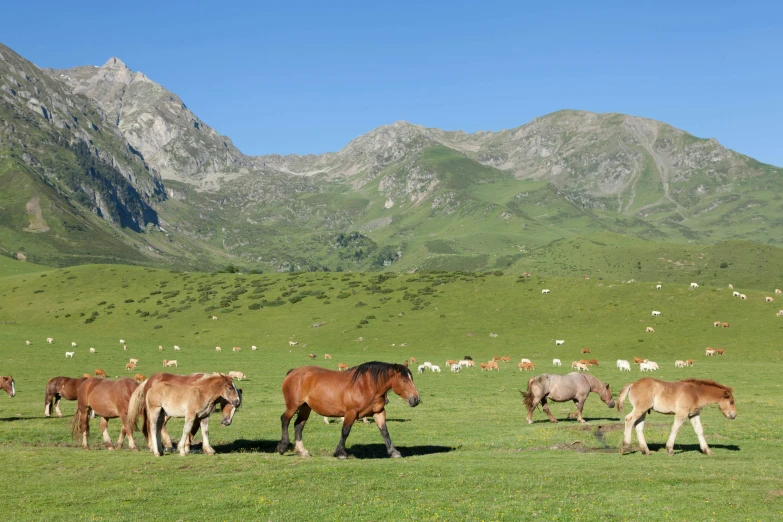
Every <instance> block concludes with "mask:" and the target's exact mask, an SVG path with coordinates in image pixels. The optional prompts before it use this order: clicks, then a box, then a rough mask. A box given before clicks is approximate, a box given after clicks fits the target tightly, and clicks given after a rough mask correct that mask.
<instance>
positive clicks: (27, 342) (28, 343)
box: [24, 341, 33, 346]
mask: <svg viewBox="0 0 783 522" xmlns="http://www.w3.org/2000/svg"><path fill="white" fill-rule="evenodd" d="M24 344H26V345H27V346H30V345H31V344H33V343H31V342H30V341H25V342H24Z"/></svg>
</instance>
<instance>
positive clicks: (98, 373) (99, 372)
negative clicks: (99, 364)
mask: <svg viewBox="0 0 783 522" xmlns="http://www.w3.org/2000/svg"><path fill="white" fill-rule="evenodd" d="M93 373H94V374H95V376H96V377H106V372H105V371H103V370H101V369H100V368H95V371H94V372H93Z"/></svg>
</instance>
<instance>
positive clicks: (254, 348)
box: [250, 345, 332, 359]
mask: <svg viewBox="0 0 783 522" xmlns="http://www.w3.org/2000/svg"><path fill="white" fill-rule="evenodd" d="M250 349H251V350H253V351H256V350H258V346H256V345H253V346H251V347H250ZM326 355H329V354H326ZM328 358H329V359H331V358H332V356H331V355H329V357H328Z"/></svg>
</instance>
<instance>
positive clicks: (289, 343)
mask: <svg viewBox="0 0 783 522" xmlns="http://www.w3.org/2000/svg"><path fill="white" fill-rule="evenodd" d="M297 344H299V341H288V346H296V345H297Z"/></svg>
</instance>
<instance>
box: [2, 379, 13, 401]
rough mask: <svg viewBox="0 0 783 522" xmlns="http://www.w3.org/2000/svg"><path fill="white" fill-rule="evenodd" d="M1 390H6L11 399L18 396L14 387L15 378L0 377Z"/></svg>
mask: <svg viewBox="0 0 783 522" xmlns="http://www.w3.org/2000/svg"><path fill="white" fill-rule="evenodd" d="M0 389H3V390H5V392H6V393H7V394H8V396H9V397H14V396H15V395H16V386H14V378H13V377H11V376H10V375H5V376H3V377H0Z"/></svg>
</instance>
